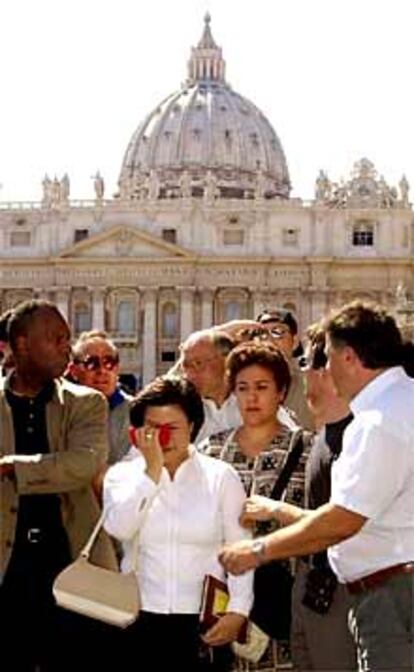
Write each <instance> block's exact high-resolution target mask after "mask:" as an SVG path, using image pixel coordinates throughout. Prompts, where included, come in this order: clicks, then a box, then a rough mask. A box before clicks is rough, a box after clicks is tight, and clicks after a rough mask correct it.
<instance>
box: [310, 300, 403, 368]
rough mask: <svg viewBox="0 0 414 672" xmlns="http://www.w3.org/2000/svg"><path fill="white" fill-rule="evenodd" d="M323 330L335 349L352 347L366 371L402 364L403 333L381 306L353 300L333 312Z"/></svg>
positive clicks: (323, 325)
mask: <svg viewBox="0 0 414 672" xmlns="http://www.w3.org/2000/svg"><path fill="white" fill-rule="evenodd" d="M322 328H323V329H324V331H325V332H326V334H328V335H329V338H330V339H331V341H332V343H333V345H334V346H335V345H336V346H338V347H341V346H349V347H351V348H352V349H353V350H354V351H355V352H356V354H357V355H358V357H359V359H360V360H361V362H362V364H363V365H364V367H365V368H367V369H382V368H389V367H391V366H397V365H399V364H402V360H403V345H402V336H401V332H400V330H399V328H398V326H397V323H396V321H395V319H394V318H393V317H392V315H391V314H390V313H388V312H387V311H386V310H385V308H383V307H382V306H380V305H378V304H375V303H371V302H368V301H359V300H357V301H352V302H351V303H348V304H346V305H345V306H342V308H339V309H338V310H336V311H334V312H333V313H331V315H329V316H328V317H327V318H326V319H325V320H324V321H323V322H322Z"/></svg>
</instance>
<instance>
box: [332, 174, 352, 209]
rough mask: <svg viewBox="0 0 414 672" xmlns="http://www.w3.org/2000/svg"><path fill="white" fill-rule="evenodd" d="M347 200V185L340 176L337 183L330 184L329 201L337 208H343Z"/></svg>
mask: <svg viewBox="0 0 414 672" xmlns="http://www.w3.org/2000/svg"><path fill="white" fill-rule="evenodd" d="M347 200H348V187H347V185H346V183H345V182H344V180H343V178H341V180H340V182H339V184H338V183H335V184H332V198H331V200H330V202H331V203H332V205H334V206H335V207H337V208H344V207H345V206H346V202H347Z"/></svg>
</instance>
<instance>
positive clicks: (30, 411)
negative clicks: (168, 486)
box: [0, 301, 116, 672]
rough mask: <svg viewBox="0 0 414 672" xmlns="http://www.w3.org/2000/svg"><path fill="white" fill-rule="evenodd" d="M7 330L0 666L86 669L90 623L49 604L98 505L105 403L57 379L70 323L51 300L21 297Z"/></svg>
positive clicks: (1, 412)
mask: <svg viewBox="0 0 414 672" xmlns="http://www.w3.org/2000/svg"><path fill="white" fill-rule="evenodd" d="M8 336H9V342H10V347H11V349H12V352H13V357H14V369H12V370H11V372H10V373H9V374H8V376H7V378H5V379H3V380H1V381H0V520H1V525H0V633H1V639H2V648H1V653H0V666H1V670H2V672H63V671H66V670H67V671H68V672H69V670H70V672H73V670H74V669H75V667H76V669H79V670H81V669H86V667H85V668H83V667H82V661H84V662H85V665H86V661H87V660H88V656H89V659H90V660H93V661H96V660H98V657H99V655H100V653H101V650H100V649H99V648H98V646H97V642H98V639H97V636H98V631H99V625H98V624H97V627H91V624H90V623H89V622H88V619H83V620H82V619H81V617H77V616H75V615H74V614H71V613H70V612H66V611H65V610H62V609H59V608H58V607H56V605H55V603H54V600H53V595H52V585H53V580H54V579H55V577H56V575H57V574H58V573H59V571H61V570H62V569H63V568H64V567H65V566H66V565H68V564H69V563H70V562H71V561H72V560H73V559H74V557H76V555H77V554H78V553H79V552H80V550H81V548H82V547H83V545H84V544H85V542H86V540H87V538H88V536H89V534H90V532H91V531H92V529H93V525H94V523H95V522H96V520H97V518H98V516H99V513H100V511H99V505H98V502H97V500H96V498H95V495H94V493H93V491H92V487H91V482H92V479H93V478H94V477H95V475H96V473H97V472H98V471H99V469H100V468H101V467H102V465H103V464H104V462H105V459H106V455H107V437H106V403H105V399H104V397H103V396H102V395H100V394H99V393H98V392H96V391H94V390H89V389H87V388H84V387H81V386H77V385H73V384H71V383H67V382H66V381H63V380H61V379H60V376H61V375H62V373H63V371H64V370H65V368H66V366H67V363H68V359H69V355H70V331H69V327H68V325H67V323H66V321H65V320H64V319H63V317H62V316H61V314H60V313H59V311H58V310H57V308H56V306H55V305H54V304H52V303H48V302H45V301H29V302H25V303H23V304H20V306H18V307H16V309H15V310H14V312H13V315H12V317H11V319H10V322H9V324H8ZM94 551H95V558H94V561H95V562H97V563H98V564H103V565H104V566H107V567H108V568H115V567H116V563H115V557H114V551H113V548H112V546H111V543H110V540H109V539H108V538H107V537H106V535H102V537H101V539H100V540H99V543H97V544H96V548H95V549H94ZM92 623H94V622H93V621H92ZM74 640H76V641H74ZM82 640H83V641H82ZM85 645H86V647H87V648H86V650H83V651H82V652H81V651H80V649H81V647H83V649H85ZM88 647H89V649H90V650H88ZM91 652H92V656H91ZM89 669H93V668H91V667H89ZM100 669H102V668H100Z"/></svg>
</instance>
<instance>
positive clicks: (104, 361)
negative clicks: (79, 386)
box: [74, 355, 119, 371]
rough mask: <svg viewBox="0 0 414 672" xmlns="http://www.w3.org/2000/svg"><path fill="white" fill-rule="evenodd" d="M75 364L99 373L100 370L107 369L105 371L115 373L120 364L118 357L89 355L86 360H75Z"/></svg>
mask: <svg viewBox="0 0 414 672" xmlns="http://www.w3.org/2000/svg"><path fill="white" fill-rule="evenodd" d="M74 362H75V364H80V365H81V366H83V368H84V369H85V370H86V371H97V370H98V369H105V371H113V370H114V368H115V367H116V366H117V365H118V364H119V357H118V355H104V356H103V357H98V355H89V356H87V357H85V358H84V359H75V360H74Z"/></svg>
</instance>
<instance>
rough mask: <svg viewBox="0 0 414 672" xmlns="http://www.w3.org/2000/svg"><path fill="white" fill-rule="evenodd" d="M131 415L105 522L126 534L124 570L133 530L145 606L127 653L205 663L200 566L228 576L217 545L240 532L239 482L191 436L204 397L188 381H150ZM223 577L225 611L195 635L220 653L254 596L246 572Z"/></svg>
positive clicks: (110, 475)
mask: <svg viewBox="0 0 414 672" xmlns="http://www.w3.org/2000/svg"><path fill="white" fill-rule="evenodd" d="M131 423H132V425H133V426H134V427H136V428H138V429H137V431H136V439H137V441H136V443H137V445H138V446H139V448H132V449H131V452H130V454H129V456H128V457H127V458H126V459H125V460H124V461H123V462H119V463H117V464H116V465H114V466H113V467H111V468H110V469H109V470H108V472H107V474H106V476H105V483H104V505H105V508H106V510H107V512H108V513H107V518H106V524H105V527H106V530H107V531H108V532H109V533H110V534H111V535H113V536H114V537H115V538H117V539H119V540H120V541H122V543H123V547H124V558H123V561H122V571H124V572H127V571H129V570H130V568H131V566H132V549H133V540H134V537H135V535H136V534H137V532H139V550H138V566H139V570H138V580H139V588H140V592H141V600H142V611H141V613H140V616H139V618H138V620H137V621H136V622H135V623H134V624H133V625H132V626H130V627H129V628H128V629H127V631H126V637H125V645H126V647H127V648H128V649H129V650H128V654H131V656H130V657H127V658H126V659H127V660H128V659H129V660H130V661H132V660H134V659H135V660H137V669H138V668H139V667H140V664H139V660H146V661H151V664H152V667H153V669H155V670H161V669H164V667H163V666H166V667H165V669H168V668H170V669H175V668H177V669H181V670H191V671H192V672H193V671H194V672H196V671H197V670H198V669H203V670H204V669H209V665H208V664H207V668H206V662H205V661H204V663H203V665H204V666H203V667H202V668H201V667H200V665H201V663H200V661H199V649H200V642H201V639H200V632H199V609H200V601H201V592H202V584H203V579H204V576H205V575H206V574H213V575H215V576H216V577H217V578H220V579H224V578H225V577H224V575H223V572H222V570H221V568H220V565H219V563H218V561H217V553H218V550H219V549H220V547H221V546H222V544H223V543H226V542H231V541H235V540H237V539H242V538H244V537H245V536H246V534H247V533H246V531H245V530H243V528H241V527H240V525H239V522H238V518H239V515H240V512H241V508H242V504H243V501H244V499H245V495H244V490H243V487H242V484H241V482H240V480H239V477H238V475H237V473H236V472H235V470H234V469H233V468H232V467H231V466H230V465H228V464H226V463H224V462H222V461H220V460H216V459H214V458H211V457H208V456H205V455H201V454H200V453H198V452H197V451H196V450H195V448H194V447H193V446H192V445H191V443H190V441H191V440H192V439H193V438H194V437H195V436H196V435H197V432H198V431H199V428H200V427H201V425H202V423H203V405H202V401H201V398H200V396H199V395H198V393H197V392H196V390H195V388H194V386H193V385H192V384H191V383H190V382H189V381H187V380H184V379H181V378H175V377H162V378H157V379H156V380H154V381H153V382H152V383H150V384H149V385H148V386H147V387H146V388H145V389H144V390H143V391H142V392H140V393H139V394H138V396H137V398H136V400H135V401H134V402H133V404H132V408H131ZM161 444H162V445H161ZM227 582H228V588H229V592H230V600H229V603H228V606H227V610H226V613H225V614H223V615H222V616H221V617H220V618H219V620H218V622H217V623H216V624H215V625H214V626H213V627H211V628H210V629H209V630H208V631H207V632H206V633H204V635H203V636H202V639H203V641H204V643H206V644H208V645H209V646H212V647H218V648H217V649H213V650H214V651H221V652H223V651H224V650H223V649H220V648H219V647H222V646H223V645H226V644H228V643H230V642H232V641H234V640H235V639H236V638H237V635H238V633H239V631H240V629H241V627H242V626H243V624H244V621H245V618H246V617H247V615H248V613H249V610H250V607H251V603H252V575H251V574H247V575H243V576H241V577H233V576H229V577H228V579H227ZM212 658H215V663H213V662H212V663H211V666H212V667H211V669H215V670H225V669H227V662H224V659H226V660H227V656H223V655H218V656H217V655H216V656H213V657H212ZM219 659H220V660H221V661H222V662H218V660H219ZM213 665H214V666H213ZM167 666H168V668H167Z"/></svg>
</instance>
